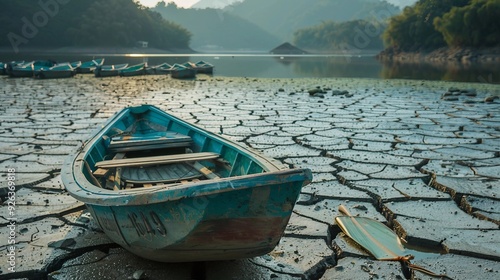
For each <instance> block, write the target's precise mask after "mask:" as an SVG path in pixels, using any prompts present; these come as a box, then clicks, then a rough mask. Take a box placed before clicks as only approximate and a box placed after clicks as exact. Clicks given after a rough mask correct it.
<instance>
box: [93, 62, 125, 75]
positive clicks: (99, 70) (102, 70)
mask: <svg viewBox="0 0 500 280" xmlns="http://www.w3.org/2000/svg"><path fill="white" fill-rule="evenodd" d="M127 67H128V64H127V63H124V64H117V65H101V66H97V67H96V68H95V70H94V75H95V76H96V77H112V76H118V75H120V73H121V71H122V70H124V69H126V68H127Z"/></svg>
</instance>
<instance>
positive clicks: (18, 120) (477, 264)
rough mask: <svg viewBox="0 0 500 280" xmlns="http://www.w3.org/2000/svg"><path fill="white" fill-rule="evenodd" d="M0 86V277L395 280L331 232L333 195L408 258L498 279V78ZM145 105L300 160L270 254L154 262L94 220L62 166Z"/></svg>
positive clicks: (143, 80) (89, 79)
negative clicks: (117, 118)
mask: <svg viewBox="0 0 500 280" xmlns="http://www.w3.org/2000/svg"><path fill="white" fill-rule="evenodd" d="M0 85H1V87H0V88H1V91H2V93H1V94H0V102H1V103H0V122H1V125H0V175H1V177H0V178H1V180H0V181H1V182H0V193H1V194H2V206H0V224H1V231H0V233H1V236H3V237H2V238H1V239H0V260H1V261H0V270H1V271H0V279H12V278H26V279H100V280H101V279H167V278H168V279H403V278H404V277H403V274H402V272H401V267H400V265H399V263H396V262H381V261H376V260H375V259H373V258H372V257H371V256H370V255H369V254H367V253H366V251H364V250H363V249H361V248H360V247H358V246H357V245H356V244H354V243H353V242H352V241H350V240H349V239H348V238H346V236H344V234H342V233H341V231H340V229H339V228H338V226H336V225H335V224H334V222H333V220H334V217H335V216H337V215H339V212H338V207H339V205H341V204H343V205H346V206H347V207H348V208H349V209H350V210H351V212H352V213H353V214H354V215H360V216H363V217H369V218H373V219H376V220H379V221H381V222H383V223H385V224H387V225H388V226H389V227H391V228H392V229H393V230H394V231H395V232H396V233H397V234H398V235H399V236H401V237H402V238H404V239H406V240H407V241H408V243H409V244H408V245H409V246H410V247H411V248H412V249H414V250H415V251H414V252H413V253H414V254H415V256H416V259H415V260H414V263H415V264H418V265H421V266H423V267H425V268H428V269H430V270H432V271H434V272H437V273H446V274H447V275H448V276H450V277H451V278H453V279H500V272H499V271H500V235H499V225H500V204H499V203H498V202H499V198H500V183H499V180H500V141H499V138H500V114H499V113H500V102H499V99H498V98H497V99H495V98H491V96H498V94H499V92H500V86H498V85H489V84H464V83H447V82H427V81H411V80H391V81H388V80H371V79H344V78H343V79H247V78H222V77H208V76H202V75H200V76H199V77H198V80H192V81H178V80H172V79H170V78H168V77H166V76H147V77H136V78H118V77H117V78H107V79H96V78H94V77H93V76H85V75H79V76H76V77H75V78H72V79H65V80H34V79H10V78H6V77H0ZM471 88H472V89H471ZM142 103H149V104H155V105H157V106H159V107H160V108H162V109H166V110H168V111H170V112H171V113H173V114H175V115H177V116H179V117H182V118H184V119H187V120H188V121H191V122H193V123H196V124H198V125H200V126H202V127H204V128H206V129H208V130H211V131H213V132H216V133H222V134H223V135H226V136H227V137H231V138H233V139H235V140H237V141H240V142H243V143H244V144H246V145H248V146H250V147H253V148H255V149H257V150H260V151H262V153H264V154H265V155H266V156H270V157H274V158H276V159H278V160H280V161H282V162H284V163H287V164H290V165H295V166H300V167H309V168H311V169H312V171H313V175H314V181H313V183H311V184H310V185H308V186H306V187H304V188H303V190H302V194H301V196H300V198H299V201H298V202H297V205H296V207H295V208H294V213H293V216H292V218H291V220H290V222H289V225H288V227H287V229H286V231H285V235H284V237H283V238H282V240H281V242H280V244H279V245H278V246H277V247H276V248H275V250H274V251H272V252H271V253H270V254H268V255H265V256H262V257H257V258H252V259H247V260H235V261H224V262H210V263H182V264H162V263H155V262H151V261H148V260H144V259H141V258H139V257H136V256H134V255H132V254H130V253H128V252H127V251H126V250H124V249H123V248H121V247H119V246H117V245H116V244H114V243H113V242H111V241H110V240H109V239H108V238H107V237H106V236H105V235H104V234H103V233H102V231H100V230H99V229H98V227H97V226H96V224H95V223H94V221H93V219H92V217H91V216H90V215H89V214H88V213H87V212H86V211H85V207H84V205H83V204H82V203H80V202H78V201H76V200H75V199H73V198H72V197H70V196H69V195H68V194H67V192H66V191H65V189H64V186H63V185H62V183H61V181H60V176H59V172H60V170H61V166H62V165H63V164H64V161H65V159H66V158H67V155H68V154H70V153H72V152H73V150H74V149H76V147H78V146H79V145H81V142H82V141H83V140H85V139H86V138H87V136H88V134H89V133H90V132H91V131H92V130H94V129H95V128H96V126H97V125H99V124H100V123H102V122H103V121H105V120H106V119H107V118H108V117H110V116H111V115H113V114H114V113H115V112H116V111H118V110H119V109H121V108H123V107H124V106H127V105H138V104H142ZM9 168H15V177H16V178H15V183H16V186H17V191H16V194H15V199H16V201H15V202H16V205H15V214H14V215H15V218H16V219H17V220H16V227H15V240H16V244H15V249H16V250H15V253H16V260H15V265H16V266H15V272H12V271H11V270H9V267H10V265H9V263H8V256H7V252H8V247H9V246H11V245H10V244H8V238H7V237H8V235H9V234H10V231H9V227H8V226H9V222H10V221H9V218H11V217H10V216H9V212H8V202H7V201H5V199H6V196H7V188H8V184H7V183H8V179H7V173H8V169H9ZM428 278H429V277H428V276H426V275H424V274H421V273H418V272H417V273H416V274H415V279H428Z"/></svg>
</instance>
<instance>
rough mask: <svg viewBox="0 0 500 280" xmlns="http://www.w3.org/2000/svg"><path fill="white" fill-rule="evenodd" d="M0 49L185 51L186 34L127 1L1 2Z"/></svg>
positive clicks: (147, 10) (157, 15) (186, 44)
mask: <svg viewBox="0 0 500 280" xmlns="http://www.w3.org/2000/svg"><path fill="white" fill-rule="evenodd" d="M0 26H2V28H1V29H0V37H1V38H4V39H3V40H0V47H1V48H4V49H12V50H13V51H14V52H18V51H23V50H27V49H30V50H40V49H41V48H45V49H53V48H60V47H68V46H76V47H111V48H127V47H133V46H134V45H135V44H136V42H137V41H148V42H149V46H150V47H153V48H159V49H186V48H188V47H189V40H190V34H189V32H188V31H187V30H186V29H184V28H182V27H180V26H178V25H176V24H173V23H171V22H168V21H166V20H164V19H163V18H162V17H161V16H160V15H159V14H158V13H154V12H152V11H150V10H149V9H145V8H143V7H141V6H140V5H138V4H137V3H136V2H135V1H133V0H86V1H57V0H47V1H39V0H23V1H2V9H1V10H0Z"/></svg>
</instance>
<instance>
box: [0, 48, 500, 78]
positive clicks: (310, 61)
mask: <svg viewBox="0 0 500 280" xmlns="http://www.w3.org/2000/svg"><path fill="white" fill-rule="evenodd" d="M93 57H95V58H98V57H104V58H105V59H106V61H105V62H106V63H105V64H120V63H129V64H136V63H140V62H143V61H147V62H148V64H149V65H155V64H160V63H163V62H167V63H170V64H173V63H184V62H186V61H193V62H196V61H199V60H204V61H207V62H210V63H212V64H214V65H215V71H214V76H227V77H266V78H301V77H305V78H311V77H318V78H322V77H329V78H331V77H351V78H378V79H418V80H446V81H458V82H477V83H495V84H500V72H499V71H497V70H496V69H497V68H498V65H495V64H481V65H479V64H471V65H462V64H458V63H446V64H443V63H440V64H429V63H421V64H400V63H392V64H385V63H381V62H379V61H378V60H377V59H376V58H375V57H374V55H356V56H344V55H299V56H279V55H265V54H186V55H178V54H176V55H170V54H169V55H164V54H158V55H110V54H102V55H93V56H89V55H81V56H78V55H71V56H68V55H51V56H50V57H49V56H47V55H39V56H36V55H25V56H20V55H16V56H8V55H0V61H10V60H14V59H16V60H17V59H24V60H33V59H52V60H55V61H58V62H63V61H77V60H82V61H86V60H89V59H92V58H93Z"/></svg>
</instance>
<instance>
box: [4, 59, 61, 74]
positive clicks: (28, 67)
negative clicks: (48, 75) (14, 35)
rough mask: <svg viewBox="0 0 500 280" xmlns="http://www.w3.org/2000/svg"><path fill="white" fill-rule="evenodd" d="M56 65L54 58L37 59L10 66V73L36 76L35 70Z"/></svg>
mask: <svg viewBox="0 0 500 280" xmlns="http://www.w3.org/2000/svg"><path fill="white" fill-rule="evenodd" d="M54 65H56V63H55V62H54V61H52V60H37V61H31V62H27V63H22V64H17V65H14V66H12V67H9V69H8V72H9V73H8V74H9V76H10V77H16V78H17V77H34V75H35V72H37V71H39V70H41V69H43V68H50V67H52V66H54Z"/></svg>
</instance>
